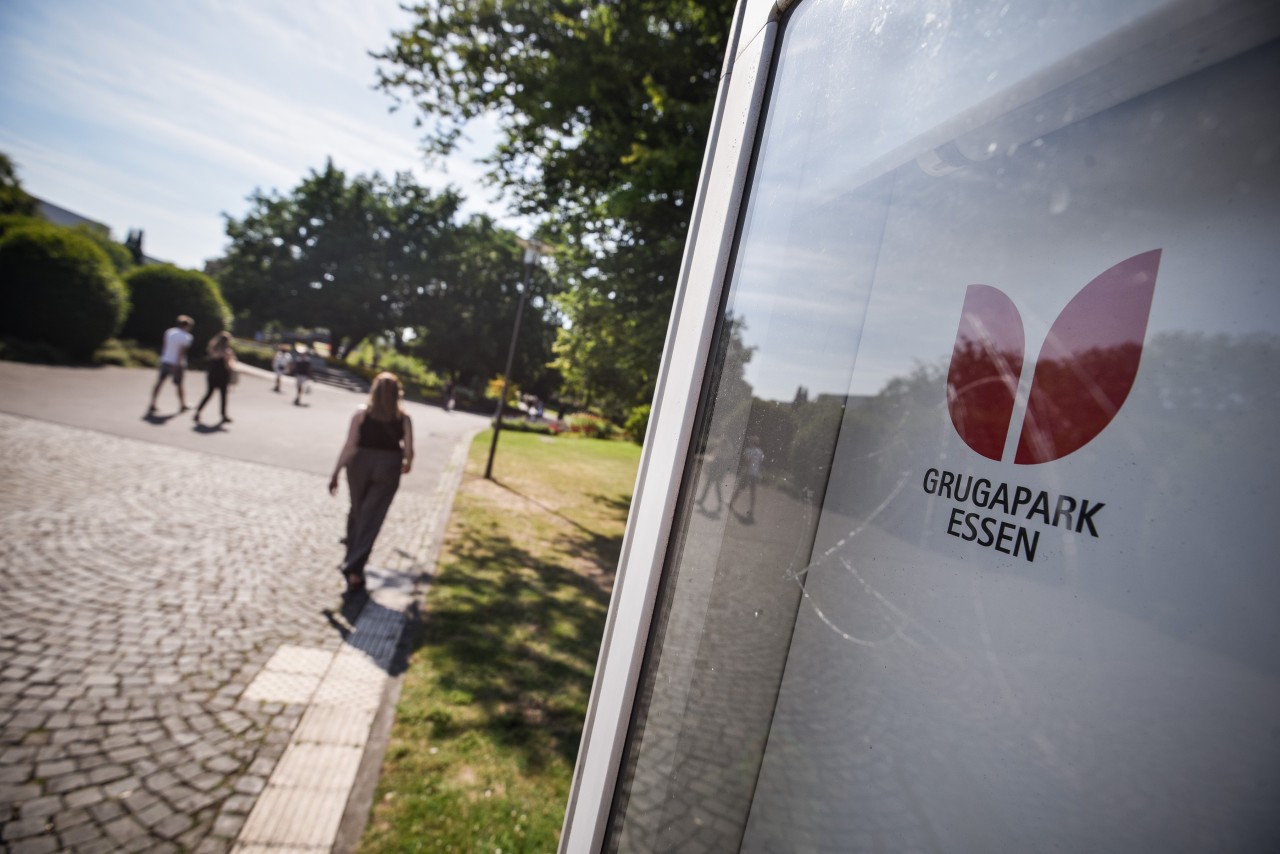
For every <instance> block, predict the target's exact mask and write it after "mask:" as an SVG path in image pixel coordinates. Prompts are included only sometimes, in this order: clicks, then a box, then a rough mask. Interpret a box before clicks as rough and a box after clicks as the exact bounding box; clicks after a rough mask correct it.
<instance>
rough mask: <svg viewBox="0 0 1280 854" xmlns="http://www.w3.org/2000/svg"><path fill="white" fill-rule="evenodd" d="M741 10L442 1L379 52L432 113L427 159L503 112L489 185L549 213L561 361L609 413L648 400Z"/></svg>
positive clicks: (411, 97)
mask: <svg viewBox="0 0 1280 854" xmlns="http://www.w3.org/2000/svg"><path fill="white" fill-rule="evenodd" d="M733 8H734V3H733V0H703V2H690V0H639V2H615V3H608V4H594V3H583V2H561V3H547V2H540V1H539V0H513V2H511V3H503V4H495V3H493V2H491V0H440V2H437V3H432V4H421V5H418V6H416V7H415V8H414V10H413V11H414V12H415V14H416V15H417V16H418V17H417V20H416V21H415V23H414V25H413V27H412V28H411V29H409V30H406V31H404V32H399V33H395V34H394V35H393V43H392V45H391V46H390V47H389V48H388V49H387V50H385V51H384V52H382V53H381V54H379V55H378V58H379V59H380V60H382V66H381V69H380V71H379V82H380V85H381V86H382V88H383V89H384V90H386V91H388V92H390V93H392V94H394V95H396V96H397V97H399V98H402V99H404V100H407V101H409V102H411V103H412V104H414V105H415V106H416V108H417V109H418V110H420V111H421V113H422V114H423V118H424V119H425V120H426V122H427V124H428V125H429V128H430V130H429V136H428V137H427V139H426V140H425V142H426V144H427V147H428V150H429V151H430V152H433V153H445V152H449V151H451V150H452V149H453V147H454V146H455V145H456V142H457V140H458V138H459V136H460V135H461V133H462V132H463V130H464V128H465V126H466V124H467V122H468V121H470V120H471V119H474V118H476V117H478V116H481V115H486V114H487V115H495V116H496V117H497V120H498V123H499V126H500V141H499V143H498V145H497V147H496V148H495V149H494V151H493V152H491V154H490V155H489V157H488V158H487V161H486V162H487V163H488V166H489V169H490V177H491V179H492V180H493V181H494V182H495V183H496V184H497V185H498V186H499V187H501V188H502V189H503V190H504V191H506V192H507V193H508V194H509V196H510V198H511V199H512V200H513V205H514V207H515V209H516V210H518V211H519V212H521V213H525V214H532V215H536V216H539V217H541V218H543V219H544V220H545V222H546V223H547V225H546V229H547V237H548V239H550V240H554V241H555V242H557V243H558V244H560V245H561V246H563V247H564V252H563V253H562V254H561V255H560V256H559V257H558V259H557V260H558V263H559V264H560V265H561V266H562V267H564V268H565V269H566V270H571V271H575V272H574V275H573V276H572V278H573V285H572V288H571V290H572V293H573V294H574V296H575V297H576V298H575V299H566V300H565V301H564V302H563V309H564V312H565V315H566V317H567V319H568V321H569V325H568V326H567V327H566V331H565V332H564V333H562V336H563V339H564V340H562V342H560V343H559V344H558V345H557V353H558V354H559V358H558V364H559V365H560V367H561V370H562V371H564V372H565V373H566V377H572V378H573V379H572V382H573V383H574V384H576V386H577V387H578V388H579V393H580V394H583V395H587V396H591V397H593V398H595V399H597V400H601V401H609V402H610V403H609V405H610V406H611V407H613V406H615V404H614V403H613V401H616V402H617V403H616V407H617V408H621V409H623V410H625V409H627V408H629V407H630V406H631V405H634V404H638V403H645V402H648V400H649V398H650V397H651V396H652V394H653V386H654V380H655V376H656V373H657V368H658V361H659V358H660V354H661V347H662V340H663V336H664V335H665V333H666V326H667V319H668V317H669V314H670V308H671V299H672V295H673V293H674V289H675V283H676V277H677V275H678V272H679V264H680V255H681V250H682V247H683V245H684V242H685V238H686V234H687V232H688V227H689V216H690V212H691V209H692V206H693V205H692V202H693V197H694V192H695V188H696V184H697V176H698V170H699V169H700V166H701V161H702V155H703V151H704V148H705V144H706V138H707V132H708V128H709V125H710V118H711V111H712V107H713V104H714V99H715V92H716V86H717V82H718V78H719V71H720V66H721V63H722V60H723V55H724V48H725V44H726V39H727V37H728V33H729V28H730V22H731V16H732V12H733ZM606 354H607V355H608V356H609V357H610V359H611V361H610V362H609V363H608V364H607V365H601V364H599V363H597V362H596V361H595V360H597V359H598V358H600V357H601V356H604V355H606Z"/></svg>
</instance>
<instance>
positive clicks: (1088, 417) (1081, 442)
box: [947, 249, 1161, 465]
mask: <svg viewBox="0 0 1280 854" xmlns="http://www.w3.org/2000/svg"><path fill="white" fill-rule="evenodd" d="M1160 253H1161V250H1159V249H1153V250H1151V251H1150V252H1144V253H1142V254H1140V255H1135V256H1133V257H1132V258H1128V259H1126V260H1124V261H1121V262H1120V263H1119V264H1116V265H1115V266H1114V267H1112V268H1110V269H1109V270H1107V271H1106V272H1104V273H1102V274H1101V275H1100V276H1098V277H1097V278H1095V279H1094V280H1093V281H1091V282H1090V283H1089V284H1087V285H1085V286H1084V287H1083V288H1082V289H1081V290H1080V292H1079V293H1078V294H1076V295H1075V297H1073V298H1072V300H1071V302H1069V303H1068V304H1067V307H1066V308H1064V309H1063V310H1062V313H1061V314H1059V315H1058V318H1057V319H1056V320H1055V321H1054V322H1053V327H1052V328H1051V329H1050V330H1049V334H1048V335H1047V336H1046V337H1045V342H1044V346H1043V347H1042V348H1041V350H1040V358H1039V359H1037V360H1036V370H1035V374H1034V375H1033V377H1032V381H1031V393H1030V396H1029V397H1028V399H1027V412H1026V416H1025V418H1024V420H1023V424H1022V433H1021V435H1020V436H1019V438H1018V450H1017V453H1016V454H1015V456H1014V463H1016V464H1018V465H1032V464H1036V463H1047V462H1051V461H1053V460H1058V459H1061V458H1063V457H1065V456H1067V455H1068V454H1070V453H1072V452H1074V451H1077V450H1079V449H1080V448H1082V447H1084V446H1085V445H1086V444H1088V443H1089V442H1090V441H1092V440H1093V438H1094V437H1095V436H1097V435H1098V434H1099V433H1101V432H1102V430H1103V429H1104V428H1105V427H1106V426H1107V425H1108V424H1110V423H1111V421H1112V419H1114V418H1115V416H1116V413H1117V412H1119V411H1120V407H1121V406H1122V405H1124V402H1125V399H1126V398H1127V397H1128V396H1129V391H1130V389H1132V388H1133V381H1134V379H1135V378H1136V377H1137V374H1138V363H1139V361H1140V360H1141V358H1142V345H1143V340H1144V339H1145V338H1146V334H1147V321H1148V319H1149V318H1150V315H1151V301H1152V298H1153V297H1154V295H1155V286H1156V273H1157V271H1158V270H1159V268H1160ZM1024 343H1025V342H1024V333H1023V328H1022V318H1021V316H1020V315H1019V314H1018V309H1017V307H1016V306H1015V305H1014V304H1013V301H1012V300H1010V299H1009V297H1007V296H1006V295H1005V294H1004V293H1003V292H1001V291H1000V290H997V289H996V288H993V287H990V286H988V285H970V286H969V289H968V291H966V292H965V300H964V309H963V310H962V312H961V315H960V328H959V330H958V331H957V333H956V344H955V349H954V350H953V351H952V354H951V368H950V371H949V372H948V374H947V407H948V409H949V411H950V413H951V423H952V424H953V425H955V428H956V432H957V433H959V434H960V438H962V439H963V440H964V441H965V444H967V445H968V446H969V447H970V448H972V449H973V450H974V451H976V452H977V453H979V454H981V455H982V456H984V457H987V458H988V459H992V460H999V459H1000V458H1001V456H1002V455H1003V451H1004V445H1005V440H1006V439H1007V437H1008V434H1009V426H1010V421H1011V419H1012V417H1013V404H1014V395H1015V394H1016V392H1017V388H1018V380H1019V378H1020V377H1021V375H1022V363H1023V356H1024Z"/></svg>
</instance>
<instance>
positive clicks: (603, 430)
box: [564, 412, 617, 439]
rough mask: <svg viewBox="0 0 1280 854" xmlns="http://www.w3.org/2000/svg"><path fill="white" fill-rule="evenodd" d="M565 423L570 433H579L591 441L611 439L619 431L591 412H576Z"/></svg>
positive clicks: (610, 423)
mask: <svg viewBox="0 0 1280 854" xmlns="http://www.w3.org/2000/svg"><path fill="white" fill-rule="evenodd" d="M564 421H565V423H566V424H568V425H569V432H570V433H577V434H579V435H581V436H586V437H587V438H589V439H609V438H612V437H613V434H614V432H615V431H616V430H617V428H616V427H614V426H613V423H612V422H611V421H607V420H605V419H604V418H601V417H600V416H599V415H593V414H591V413H590V412H575V413H573V414H572V415H570V416H569V417H568V418H566V419H565V420H564Z"/></svg>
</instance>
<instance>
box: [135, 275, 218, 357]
mask: <svg viewBox="0 0 1280 854" xmlns="http://www.w3.org/2000/svg"><path fill="white" fill-rule="evenodd" d="M124 283H125V285H126V286H128V288H129V299H130V301H131V302H132V303H133V310H132V311H130V312H129V319H128V320H126V321H125V323H124V329H123V330H121V333H120V337H121V338H132V339H134V340H136V341H139V342H141V343H142V344H144V345H147V346H151V347H159V346H160V340H161V338H162V337H163V336H164V331H165V330H166V329H168V328H169V327H171V326H173V325H174V324H175V323H176V322H177V320H178V315H180V314H186V315H189V316H190V317H191V319H192V320H193V321H195V328H193V329H192V330H191V334H192V335H194V336H195V341H194V342H193V343H192V345H191V358H192V359H193V360H195V361H198V360H199V358H200V357H201V356H202V355H203V353H204V345H205V344H206V343H207V342H208V341H209V340H210V339H211V338H213V336H215V335H217V334H218V333H219V332H221V331H223V330H224V329H227V328H229V327H230V325H231V309H230V308H228V307H227V302H226V300H224V299H223V298H222V291H221V290H220V289H219V288H218V283H217V282H215V281H214V280H213V279H211V278H209V277H208V276H206V275H205V274H204V273H198V272H196V271H195V270H183V269H181V268H179V267H175V266H173V265H172V264H148V265H147V266H145V267H138V268H136V269H134V270H131V271H130V272H129V273H128V274H126V275H125V277H124Z"/></svg>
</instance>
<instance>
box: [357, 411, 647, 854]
mask: <svg viewBox="0 0 1280 854" xmlns="http://www.w3.org/2000/svg"><path fill="white" fill-rule="evenodd" d="M490 436H491V434H490V433H489V432H487V431H486V432H485V433H483V434H481V435H480V436H479V437H477V439H476V441H475V443H474V444H473V445H472V446H471V454H470V458H469V460H468V463H467V470H466V473H465V475H464V477H463V481H462V486H461V488H460V490H459V492H458V495H457V498H456V500H455V502H454V506H453V515H452V517H451V518H450V521H449V529H448V532H447V534H446V539H445V544H444V551H443V553H442V555H441V558H440V563H439V572H438V574H437V576H436V578H435V579H434V580H433V581H432V583H431V587H430V589H429V591H428V593H427V601H426V618H425V620H424V623H423V626H422V631H421V634H420V635H419V637H418V639H417V642H416V649H415V651H414V653H413V656H412V658H411V660H410V662H409V669H408V672H407V673H406V674H405V682H404V688H403V691H402V693H401V696H400V705H399V707H398V709H397V711H396V722H395V726H394V729H393V730H392V734H391V742H390V744H389V745H388V748H387V754H386V758H385V759H384V761H383V767H382V776H381V779H380V782H379V785H378V793H377V796H376V798H375V800H374V808H373V813H372V815H371V816H370V820H369V826H368V829H367V830H366V832H365V837H364V840H363V842H362V843H361V851H366V852H370V851H387V852H391V851H394V852H401V851H430V852H449V851H458V852H463V851H466V852H473V851H474V852H479V851H483V852H490V854H491V852H494V851H497V850H501V851H502V852H503V854H510V852H523V851H530V852H532V851H537V852H545V851H554V850H555V848H556V845H557V844H558V842H559V836H560V824H561V822H562V820H563V817H564V807H565V802H566V800H567V799H568V795H569V783H570V778H571V776H572V774H573V763H574V758H575V757H576V755H577V752H578V739H579V737H580V735H581V732H582V722H583V718H584V717H585V716H586V711H587V699H588V696H589V695H590V692H591V678H592V674H593V672H594V670H595V664H596V654H597V652H598V651H599V646H600V638H601V635H602V633H603V631H604V619H605V612H606V610H607V608H608V604H609V592H610V589H611V587H612V584H613V572H614V568H615V566H616V564H617V558H618V552H619V550H620V548H621V546H622V533H623V527H624V525H625V523H626V515H627V509H628V507H629V505H630V501H631V489H632V487H633V485H634V482H635V474H636V468H637V466H638V465H639V461H640V449H639V448H638V447H636V446H635V445H633V444H631V443H627V442H606V441H600V440H594V439H576V438H568V437H561V438H550V437H546V436H540V435H537V434H532V433H505V432H504V433H503V435H502V437H501V440H500V441H499V447H498V456H497V458H496V460H495V461H494V469H493V473H494V477H495V478H496V482H495V481H486V480H484V479H483V477H482V474H483V472H484V462H485V458H486V456H487V454H488V449H489V440H490Z"/></svg>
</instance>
